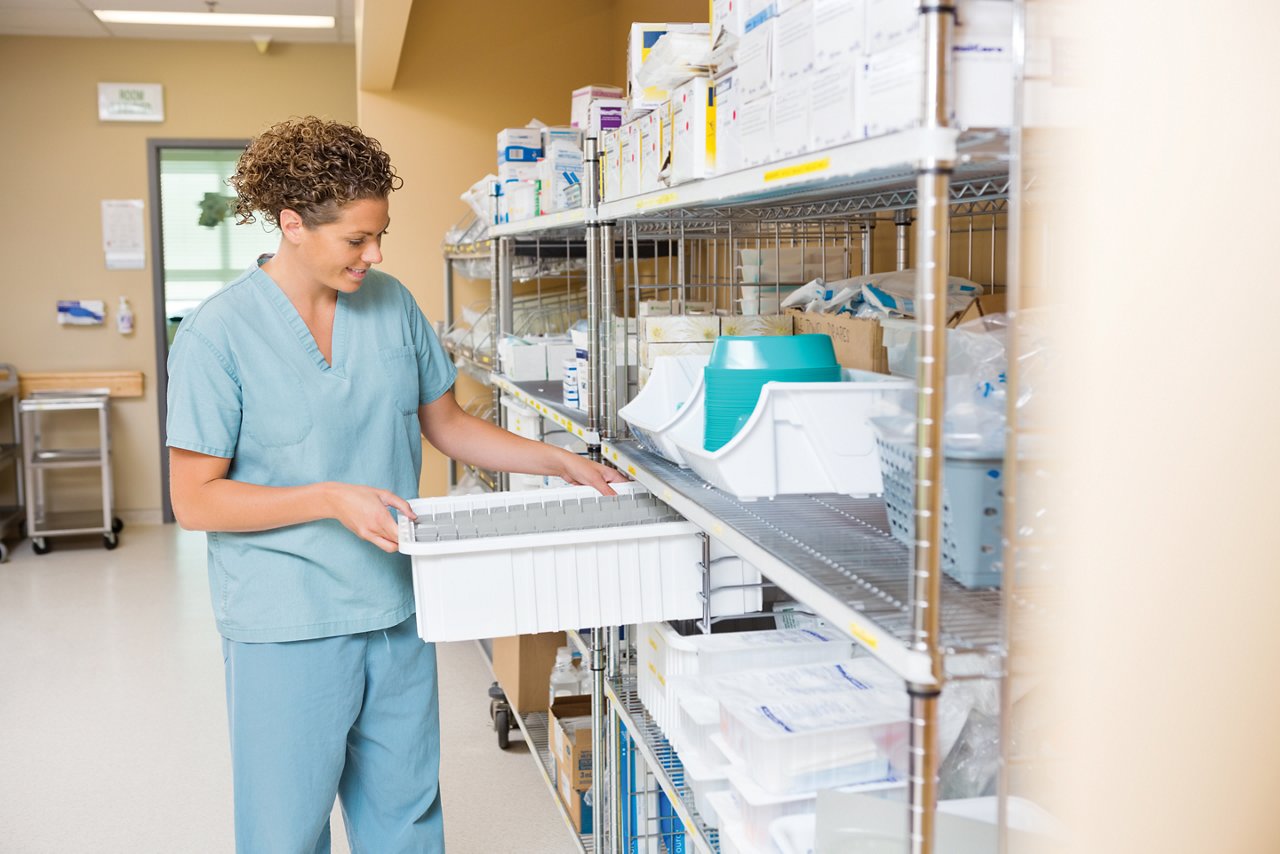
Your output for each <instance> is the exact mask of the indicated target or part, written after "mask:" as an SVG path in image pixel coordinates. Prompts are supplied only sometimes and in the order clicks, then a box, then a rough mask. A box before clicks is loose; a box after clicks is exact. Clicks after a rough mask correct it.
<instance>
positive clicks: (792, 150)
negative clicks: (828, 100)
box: [769, 78, 812, 160]
mask: <svg viewBox="0 0 1280 854" xmlns="http://www.w3.org/2000/svg"><path fill="white" fill-rule="evenodd" d="M811 89H812V83H811V82H810V81H809V80H808V79H806V78H799V79H795V80H790V81H788V82H787V83H785V84H783V85H780V86H779V87H778V88H777V89H775V90H774V92H773V94H772V95H770V96H769V97H770V98H772V99H773V111H772V119H773V157H772V159H774V160H781V159H783V158H784V157H795V156H797V155H800V154H804V153H805V152H807V151H808V150H809V136H810V134H809V112H810V109H809V102H810V100H811V99H812V94H811Z"/></svg>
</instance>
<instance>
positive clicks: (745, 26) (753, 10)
mask: <svg viewBox="0 0 1280 854" xmlns="http://www.w3.org/2000/svg"><path fill="white" fill-rule="evenodd" d="M777 14H778V4H777V0H742V31H743V32H744V33H745V32H746V31H747V30H749V29H751V28H752V27H755V26H758V25H759V24H760V22H761V21H764V20H767V19H769V18H772V17H774V16H775V15H777Z"/></svg>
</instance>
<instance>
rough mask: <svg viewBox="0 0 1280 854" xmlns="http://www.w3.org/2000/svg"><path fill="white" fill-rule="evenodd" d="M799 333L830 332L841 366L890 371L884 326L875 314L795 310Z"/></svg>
mask: <svg viewBox="0 0 1280 854" xmlns="http://www.w3.org/2000/svg"><path fill="white" fill-rule="evenodd" d="M791 318H792V321H793V324H794V328H795V334H796V335H828V336H830V338H831V343H832V345H833V346H834V347H835V351H836V361H838V362H839V363H840V365H841V367H845V368H852V369H854V370H861V371H876V372H878V373H882V374H886V373H888V372H889V360H888V356H887V355H886V354H885V351H884V330H883V329H882V328H881V327H880V321H878V320H875V319H873V318H866V317H853V316H851V315H848V314H812V313H805V312H802V311H795V310H792V312H791Z"/></svg>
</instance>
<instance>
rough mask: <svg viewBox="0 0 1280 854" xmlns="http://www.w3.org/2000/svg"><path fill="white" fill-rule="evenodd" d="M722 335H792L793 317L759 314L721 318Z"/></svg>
mask: <svg viewBox="0 0 1280 854" xmlns="http://www.w3.org/2000/svg"><path fill="white" fill-rule="evenodd" d="M720 334H721V335H790V334H792V322H791V315H789V314H757V315H753V316H750V317H743V316H734V317H722V318H720Z"/></svg>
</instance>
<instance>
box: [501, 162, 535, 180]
mask: <svg viewBox="0 0 1280 854" xmlns="http://www.w3.org/2000/svg"><path fill="white" fill-rule="evenodd" d="M498 180H499V181H501V182H503V183H504V184H505V183H506V182H508V181H536V180H538V164H537V162H536V161H535V162H516V163H512V162H508V161H505V160H504V161H503V162H501V163H499V164H498Z"/></svg>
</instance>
